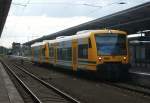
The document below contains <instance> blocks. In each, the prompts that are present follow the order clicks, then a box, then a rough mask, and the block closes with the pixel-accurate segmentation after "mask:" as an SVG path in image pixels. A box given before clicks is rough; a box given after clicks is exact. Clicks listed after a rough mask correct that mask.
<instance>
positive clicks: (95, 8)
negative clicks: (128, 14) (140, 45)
mask: <svg viewBox="0 0 150 103" xmlns="http://www.w3.org/2000/svg"><path fill="white" fill-rule="evenodd" d="M149 1H150V0H12V5H11V8H10V12H9V15H8V18H7V20H6V24H5V27H4V30H3V33H2V36H1V38H0V45H3V46H6V47H11V43H12V42H20V43H24V42H27V41H30V40H32V39H35V38H39V37H41V36H44V35H48V34H51V33H54V32H57V31H60V30H63V29H66V28H69V27H72V26H75V25H79V24H81V23H84V22H88V21H91V20H93V19H96V18H100V17H103V16H105V15H108V14H112V13H114V12H117V11H121V10H124V9H127V8H130V7H133V6H136V5H139V4H142V3H145V2H149ZM122 2H124V3H125V4H120V3H122Z"/></svg>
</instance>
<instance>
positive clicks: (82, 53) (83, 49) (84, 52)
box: [78, 44, 88, 59]
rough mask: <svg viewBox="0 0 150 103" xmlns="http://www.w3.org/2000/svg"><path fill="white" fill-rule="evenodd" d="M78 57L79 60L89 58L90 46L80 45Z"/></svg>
mask: <svg viewBox="0 0 150 103" xmlns="http://www.w3.org/2000/svg"><path fill="white" fill-rule="evenodd" d="M78 57H79V58H84V59H87V58H88V44H80V45H79V46H78Z"/></svg>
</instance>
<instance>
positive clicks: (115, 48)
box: [95, 33, 127, 55]
mask: <svg viewBox="0 0 150 103" xmlns="http://www.w3.org/2000/svg"><path fill="white" fill-rule="evenodd" d="M95 38H96V45H97V51H98V55H126V54H127V48H126V35H120V34H112V33H111V34H100V35H95Z"/></svg>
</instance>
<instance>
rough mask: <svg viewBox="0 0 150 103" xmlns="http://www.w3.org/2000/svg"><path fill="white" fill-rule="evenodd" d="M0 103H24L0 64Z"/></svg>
mask: <svg viewBox="0 0 150 103" xmlns="http://www.w3.org/2000/svg"><path fill="white" fill-rule="evenodd" d="M0 103H24V101H23V99H22V98H21V96H20V95H19V93H18V91H17V89H16V87H15V86H14V84H13V83H12V81H11V79H10V78H9V76H8V74H7V72H6V71H5V69H4V67H3V65H2V64H1V63H0Z"/></svg>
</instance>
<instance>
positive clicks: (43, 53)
mask: <svg viewBox="0 0 150 103" xmlns="http://www.w3.org/2000/svg"><path fill="white" fill-rule="evenodd" d="M42 56H45V48H44V49H43V48H42Z"/></svg>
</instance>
